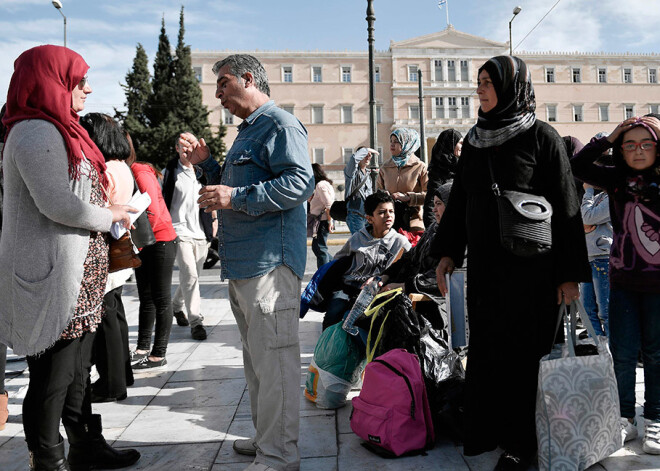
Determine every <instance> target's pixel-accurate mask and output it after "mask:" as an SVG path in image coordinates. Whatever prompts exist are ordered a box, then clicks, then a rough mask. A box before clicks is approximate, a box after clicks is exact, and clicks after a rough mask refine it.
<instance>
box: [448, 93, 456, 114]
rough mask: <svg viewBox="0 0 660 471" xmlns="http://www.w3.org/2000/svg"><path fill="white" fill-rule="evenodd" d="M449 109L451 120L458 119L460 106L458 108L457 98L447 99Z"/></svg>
mask: <svg viewBox="0 0 660 471" xmlns="http://www.w3.org/2000/svg"><path fill="white" fill-rule="evenodd" d="M447 107H448V108H449V116H448V117H449V118H458V106H456V97H449V98H447Z"/></svg>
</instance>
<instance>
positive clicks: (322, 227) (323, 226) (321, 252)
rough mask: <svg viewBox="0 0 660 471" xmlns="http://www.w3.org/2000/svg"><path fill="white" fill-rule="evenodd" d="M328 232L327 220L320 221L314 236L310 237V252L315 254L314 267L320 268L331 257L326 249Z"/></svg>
mask: <svg viewBox="0 0 660 471" xmlns="http://www.w3.org/2000/svg"><path fill="white" fill-rule="evenodd" d="M329 233H330V226H329V225H328V221H320V222H319V228H318V229H317V230H316V237H314V238H313V239H312V252H314V255H316V268H321V266H322V265H325V264H326V263H328V262H329V261H330V260H332V257H331V256H330V252H329V251H328V234H329Z"/></svg>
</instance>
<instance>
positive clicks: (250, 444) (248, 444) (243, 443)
mask: <svg viewBox="0 0 660 471" xmlns="http://www.w3.org/2000/svg"><path fill="white" fill-rule="evenodd" d="M232 448H233V449H234V451H235V452H236V453H238V454H239V455H247V456H257V442H256V441H255V439H254V438H241V439H238V440H234V444H233V445H232Z"/></svg>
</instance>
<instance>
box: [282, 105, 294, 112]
mask: <svg viewBox="0 0 660 471" xmlns="http://www.w3.org/2000/svg"><path fill="white" fill-rule="evenodd" d="M282 109H283V110H284V111H286V112H287V113H291V114H293V105H282Z"/></svg>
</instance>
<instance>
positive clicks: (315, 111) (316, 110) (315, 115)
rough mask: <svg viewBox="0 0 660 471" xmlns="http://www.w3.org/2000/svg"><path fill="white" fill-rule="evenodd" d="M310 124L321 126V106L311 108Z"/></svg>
mask: <svg viewBox="0 0 660 471" xmlns="http://www.w3.org/2000/svg"><path fill="white" fill-rule="evenodd" d="M312 124H323V107H322V106H312Z"/></svg>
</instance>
